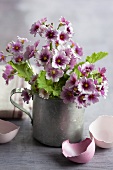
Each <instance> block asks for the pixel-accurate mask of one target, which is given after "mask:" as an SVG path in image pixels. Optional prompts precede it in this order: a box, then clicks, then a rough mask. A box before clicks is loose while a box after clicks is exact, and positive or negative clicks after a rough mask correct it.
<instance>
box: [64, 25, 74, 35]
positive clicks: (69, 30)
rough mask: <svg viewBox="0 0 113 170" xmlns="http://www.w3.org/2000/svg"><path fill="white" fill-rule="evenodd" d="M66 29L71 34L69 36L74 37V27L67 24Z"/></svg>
mask: <svg viewBox="0 0 113 170" xmlns="http://www.w3.org/2000/svg"><path fill="white" fill-rule="evenodd" d="M65 31H66V32H67V34H69V37H72V35H73V34H74V32H73V28H72V26H71V25H68V26H66V27H65Z"/></svg>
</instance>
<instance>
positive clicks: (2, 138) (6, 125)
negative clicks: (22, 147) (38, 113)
mask: <svg viewBox="0 0 113 170" xmlns="http://www.w3.org/2000/svg"><path fill="white" fill-rule="evenodd" d="M19 128H20V127H19V126H16V125H15V124H13V123H11V122H8V121H4V120H1V119H0V143H1V144H2V143H7V142H9V141H11V140H12V139H13V138H14V137H15V136H16V135H17V133H18V130H19Z"/></svg>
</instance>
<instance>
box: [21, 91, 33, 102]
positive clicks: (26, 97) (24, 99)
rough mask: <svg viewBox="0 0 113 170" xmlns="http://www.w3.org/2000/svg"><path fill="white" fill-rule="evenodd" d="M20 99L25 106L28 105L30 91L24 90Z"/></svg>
mask: <svg viewBox="0 0 113 170" xmlns="http://www.w3.org/2000/svg"><path fill="white" fill-rule="evenodd" d="M21 96H22V98H23V101H24V102H26V103H27V104H29V101H30V99H31V97H32V95H31V93H30V90H28V89H27V88H24V90H23V91H22V94H21Z"/></svg>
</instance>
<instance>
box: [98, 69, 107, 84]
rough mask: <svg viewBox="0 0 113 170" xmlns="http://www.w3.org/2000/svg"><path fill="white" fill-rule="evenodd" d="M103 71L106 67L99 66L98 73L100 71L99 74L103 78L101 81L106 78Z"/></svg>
mask: <svg viewBox="0 0 113 170" xmlns="http://www.w3.org/2000/svg"><path fill="white" fill-rule="evenodd" d="M105 72H106V68H105V67H103V68H102V69H101V68H99V73H100V76H101V77H102V78H103V81H104V80H107V78H106V76H105Z"/></svg>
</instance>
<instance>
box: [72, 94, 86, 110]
mask: <svg viewBox="0 0 113 170" xmlns="http://www.w3.org/2000/svg"><path fill="white" fill-rule="evenodd" d="M75 102H76V104H77V107H78V108H82V107H87V105H88V103H87V95H86V94H80V95H79V96H77V98H76V101H75Z"/></svg>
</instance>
